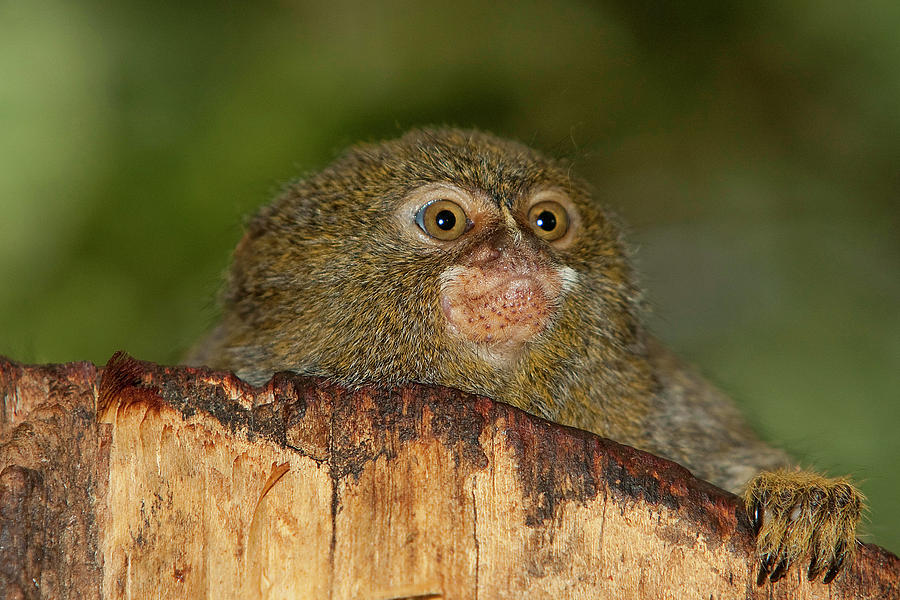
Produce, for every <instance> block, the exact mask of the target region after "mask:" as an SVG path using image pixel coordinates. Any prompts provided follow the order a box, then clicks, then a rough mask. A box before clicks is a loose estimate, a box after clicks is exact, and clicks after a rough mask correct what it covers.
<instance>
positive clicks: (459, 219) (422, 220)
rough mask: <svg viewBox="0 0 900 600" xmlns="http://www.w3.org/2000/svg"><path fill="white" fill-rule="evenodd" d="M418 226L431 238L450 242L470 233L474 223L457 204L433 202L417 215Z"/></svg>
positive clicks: (444, 201) (443, 201) (446, 201)
mask: <svg viewBox="0 0 900 600" xmlns="http://www.w3.org/2000/svg"><path fill="white" fill-rule="evenodd" d="M416 225H418V226H419V228H420V229H421V230H422V231H424V232H425V233H427V234H428V235H430V236H431V237H433V238H437V239H439V240H443V241H445V242H448V241H450V240H455V239H456V238H458V237H459V236H461V235H462V234H464V233H465V232H466V231H468V230H469V228H470V227H471V226H472V222H471V221H469V219H468V218H467V217H466V213H465V211H464V210H463V209H462V207H461V206H460V205H459V204H457V203H456V202H452V201H450V200H433V201H431V202H429V203H428V204H426V205H425V206H423V207H422V208H420V209H419V212H417V213H416Z"/></svg>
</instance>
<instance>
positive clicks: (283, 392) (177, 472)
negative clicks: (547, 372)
mask: <svg viewBox="0 0 900 600" xmlns="http://www.w3.org/2000/svg"><path fill="white" fill-rule="evenodd" d="M0 402H2V404H0V597H2V598H135V599H139V598H216V599H219V598H292V599H295V598H312V599H319V598H322V599H326V598H327V599H354V600H355V599H365V600H368V599H371V600H388V599H391V600H399V599H403V598H408V599H420V600H424V599H438V598H440V599H444V598H447V599H449V598H464V599H473V600H474V599H476V598H477V599H481V600H488V599H494V598H498V599H503V598H553V599H565V598H599V599H604V598H616V599H619V598H635V599H641V600H642V599H650V598H653V599H656V598H698V599H701V598H702V599H704V600H706V599H709V598H723V599H724V598H741V599H746V598H766V599H769V598H791V599H795V598H799V599H806V598H830V599H839V598H873V599H875V598H877V599H890V598H900V559H898V558H897V557H896V556H894V555H893V554H891V553H890V552H887V551H886V550H883V549H881V548H878V547H877V546H873V545H869V544H861V545H860V547H859V551H858V552H857V557H856V561H855V562H854V564H853V566H852V568H851V569H850V570H848V571H845V572H844V573H842V574H841V575H840V576H839V577H838V578H837V579H836V580H835V581H834V582H833V583H832V584H830V585H827V586H826V585H824V584H822V583H821V582H820V581H819V582H814V583H809V582H807V581H806V578H805V575H802V574H801V573H800V572H799V571H798V570H796V569H795V570H793V571H791V572H790V574H789V575H788V576H787V577H785V578H784V579H783V580H781V581H779V582H777V583H775V584H771V583H767V584H765V585H764V586H762V587H757V585H756V566H755V561H754V557H753V547H754V534H753V531H752V530H751V526H750V523H749V521H748V519H747V516H746V514H745V511H744V508H743V505H742V503H741V501H740V500H739V499H738V498H737V497H735V496H733V495H732V494H729V493H727V492H724V491H722V490H720V489H718V488H716V487H714V486H712V485H710V484H708V483H705V482H703V481H699V480H697V479H694V478H693V477H692V476H691V475H690V473H689V472H688V471H687V470H685V469H684V468H682V467H680V466H678V465H676V464H674V463H672V462H669V461H666V460H664V459H661V458H658V457H655V456H653V455H650V454H647V453H644V452H640V451H638V450H635V449H633V448H630V447H627V446H623V445H620V444H617V443H615V442H612V441H609V440H606V439H603V438H599V437H597V436H595V435H592V434H589V433H586V432H584V431H579V430H576V429H571V428H567V427H562V426H559V425H554V424H551V423H548V422H546V421H543V420H541V419H539V418H536V417H533V416H530V415H528V414H526V413H524V412H522V411H520V410H518V409H516V408H513V407H510V406H507V405H504V404H499V403H495V402H492V401H490V400H487V399H483V398H476V397H472V396H469V395H467V394H463V393H461V392H457V391H454V390H449V389H443V388H435V387H428V386H417V385H411V386H407V387H404V388H400V389H394V390H381V389H375V388H364V389H361V390H358V391H353V392H351V391H347V390H345V389H342V388H340V387H336V386H334V385H332V384H329V383H327V382H324V381H322V380H317V379H311V378H305V377H299V376H295V375H290V374H279V375H276V376H275V377H274V378H273V379H272V381H270V382H269V384H267V385H265V386H262V387H259V388H254V387H251V386H249V385H247V384H245V383H243V382H242V381H240V380H239V379H237V378H236V377H234V376H233V375H231V374H227V373H216V372H212V371H207V370H204V369H194V368H186V367H161V366H157V365H154V364H150V363H143V362H138V361H135V360H132V359H129V358H127V357H124V356H116V357H113V359H112V360H111V361H110V363H109V364H108V365H107V366H106V367H105V368H103V369H100V368H96V367H94V366H93V365H91V364H88V363H72V364H67V365H48V366H34V367H29V366H22V365H19V364H17V363H13V362H9V361H2V360H0Z"/></svg>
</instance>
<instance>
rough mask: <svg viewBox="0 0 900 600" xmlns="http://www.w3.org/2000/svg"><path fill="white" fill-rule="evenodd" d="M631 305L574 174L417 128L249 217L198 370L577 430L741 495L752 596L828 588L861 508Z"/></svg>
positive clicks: (627, 280)
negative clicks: (498, 413)
mask: <svg viewBox="0 0 900 600" xmlns="http://www.w3.org/2000/svg"><path fill="white" fill-rule="evenodd" d="M640 304H641V303H640V290H639V289H638V287H637V286H636V283H635V280H634V277H633V274H632V270H631V266H630V265H629V261H628V257H627V252H626V250H625V247H624V244H623V242H622V240H621V238H620V234H619V231H618V230H617V228H616V227H615V225H614V224H613V223H612V222H611V221H610V219H609V217H608V216H607V215H606V214H604V211H603V209H602V208H601V207H600V206H598V205H597V203H595V202H594V201H592V199H591V195H590V193H589V191H588V189H587V187H586V185H585V184H584V183H583V182H582V181H581V180H579V179H577V178H575V177H573V176H572V174H571V173H570V169H569V168H568V166H567V165H566V164H564V163H561V162H558V161H555V160H551V159H548V158H546V157H544V156H542V155H541V154H539V153H538V152H536V151H534V150H532V149H530V148H528V147H526V146H523V145H521V144H518V143H515V142H511V141H506V140H502V139H498V138H496V137H493V136H491V135H488V134H485V133H481V132H477V131H462V130H456V129H424V130H415V131H412V132H409V133H407V134H406V135H404V136H403V137H401V138H400V139H397V140H393V141H388V142H384V143H380V144H372V145H361V146H358V147H355V148H352V149H351V150H349V151H348V152H346V153H345V154H344V155H343V156H341V157H340V158H338V159H337V160H336V161H335V162H334V163H333V164H331V165H330V166H329V167H327V168H326V169H324V170H323V171H321V172H320V173H318V174H315V175H312V176H311V177H308V178H306V179H304V180H302V181H298V182H295V183H293V184H292V185H290V186H289V187H288V188H287V189H286V191H285V192H284V193H283V194H282V195H281V196H280V197H279V198H278V199H277V200H275V202H274V203H273V204H271V205H269V206H266V207H264V208H263V209H262V210H260V211H259V213H258V214H257V215H256V217H255V218H254V219H253V220H252V221H251V222H250V224H249V227H248V230H247V232H246V235H245V236H244V238H243V240H242V241H241V242H240V244H239V245H238V247H237V249H236V250H235V252H234V262H233V264H232V266H231V270H230V274H229V277H228V282H227V287H226V290H225V295H224V315H223V317H222V320H221V323H220V324H218V326H217V327H216V328H215V329H214V330H213V331H212V333H211V334H210V335H209V336H208V337H207V338H206V339H205V340H204V341H203V342H201V344H200V345H199V346H198V347H197V348H196V349H195V350H194V352H193V354H192V356H191V357H190V359H189V362H192V363H196V364H206V365H209V366H212V367H216V368H223V369H229V370H233V371H235V372H236V373H237V374H238V375H239V376H240V377H242V378H244V379H245V380H247V381H250V382H252V383H257V384H258V383H262V382H264V381H265V380H267V379H268V378H269V377H270V375H271V374H272V373H273V372H276V371H281V370H290V371H296V372H299V373H303V374H307V375H318V376H324V377H327V378H329V379H332V380H334V381H337V382H339V383H342V384H344V385H348V386H351V387H352V386H356V385H360V384H363V383H377V384H381V385H395V384H401V383H404V382H421V383H429V384H438V385H443V386H448V387H453V388H457V389H461V390H465V391H468V392H472V393H475V394H481V395H484V396H488V397H490V398H493V399H495V400H499V401H502V402H507V403H509V404H512V405H515V406H518V407H520V408H522V409H524V410H526V411H529V412H531V413H533V414H536V415H539V416H541V417H544V418H546V419H549V420H551V421H556V422H558V423H563V424H565V425H571V426H574V427H579V428H582V429H587V430H589V431H592V432H594V433H597V434H598V435H601V436H604V437H608V438H612V439H614V440H616V441H619V442H622V443H626V444H629V445H632V446H636V447H638V448H642V449H645V450H648V451H650V452H653V453H655V454H659V455H661V456H664V457H666V458H669V459H672V460H674V461H676V462H679V463H681V464H683V465H686V466H687V467H688V468H690V469H691V470H692V471H693V472H694V473H695V474H696V475H698V476H699V477H702V478H705V479H708V480H709V481H712V482H713V483H715V484H717V485H719V486H722V487H724V488H726V489H728V490H732V491H738V490H740V489H743V488H745V486H746V489H745V492H744V497H745V500H746V502H747V506H748V510H749V513H750V515H751V517H752V519H753V521H754V524H755V526H756V527H757V528H758V541H757V545H758V551H759V558H760V571H759V583H760V584H761V583H762V582H763V581H764V580H765V579H766V578H769V579H771V580H772V581H776V580H778V579H780V578H781V577H783V576H784V574H785V573H786V572H787V570H788V569H789V568H790V567H791V566H792V565H793V564H795V563H800V561H803V562H802V566H803V567H804V568H805V569H806V571H807V573H808V577H809V579H811V580H812V579H815V578H817V577H818V576H819V575H821V574H824V577H823V581H824V582H826V583H828V582H830V581H831V580H832V579H833V578H834V577H835V576H836V575H837V573H838V572H839V571H840V569H841V568H842V566H844V565H845V564H846V563H847V562H848V561H849V560H850V559H851V558H852V555H853V551H854V546H855V544H856V538H855V530H856V525H857V523H858V521H859V518H860V511H861V507H862V496H861V494H860V492H858V491H857V490H856V489H855V488H854V487H853V486H852V485H850V484H849V483H848V482H847V481H846V480H844V479H826V478H824V477H821V476H819V475H816V474H813V473H810V472H806V471H800V470H795V469H791V468H790V466H789V465H790V461H789V459H788V458H787V456H786V455H785V454H784V453H782V452H781V451H779V450H776V449H774V448H772V447H769V446H767V445H765V444H764V443H762V442H761V441H760V440H759V439H758V438H757V437H756V436H755V435H754V434H753V433H752V432H751V431H750V430H749V429H748V428H747V426H746V425H745V423H744V422H743V420H742V418H741V416H740V415H739V414H738V412H737V410H736V409H735V407H734V406H733V405H732V403H731V401H730V400H729V399H728V398H726V397H724V396H723V395H722V394H721V393H720V392H719V391H717V390H716V389H715V388H714V387H713V386H711V385H710V384H709V383H707V382H706V381H704V380H703V379H702V378H701V377H699V376H698V375H697V374H695V373H694V372H693V371H691V370H690V369H689V368H687V367H686V366H685V365H683V364H682V363H680V362H679V361H678V360H677V359H676V358H675V357H674V356H673V355H672V354H671V353H670V352H668V351H667V350H666V349H665V348H663V347H662V346H661V345H660V344H659V342H657V341H656V340H655V339H654V338H653V337H652V336H651V335H650V334H649V333H648V332H647V330H646V329H645V327H644V325H643V324H642V322H641V318H642V315H641V308H640ZM748 481H749V484H748V483H747V482H748Z"/></svg>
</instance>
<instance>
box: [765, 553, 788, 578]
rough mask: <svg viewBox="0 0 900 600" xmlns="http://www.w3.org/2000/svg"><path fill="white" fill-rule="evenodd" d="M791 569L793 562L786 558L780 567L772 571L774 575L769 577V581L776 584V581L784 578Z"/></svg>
mask: <svg viewBox="0 0 900 600" xmlns="http://www.w3.org/2000/svg"><path fill="white" fill-rule="evenodd" d="M790 568H791V561H790V560H788V559H786V558H784V559H782V560H781V562H780V563H778V566H776V567H775V570H774V571H772V574H771V575H770V576H769V581H771V582H772V583H775V582H776V581H778V580H779V579H781V578H782V577H784V576H785V574H786V573H787V571H788V569H790Z"/></svg>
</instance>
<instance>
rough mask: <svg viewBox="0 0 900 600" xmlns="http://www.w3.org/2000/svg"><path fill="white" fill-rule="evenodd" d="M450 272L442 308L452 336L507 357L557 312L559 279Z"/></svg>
mask: <svg viewBox="0 0 900 600" xmlns="http://www.w3.org/2000/svg"><path fill="white" fill-rule="evenodd" d="M451 271H452V272H451V273H448V274H447V275H448V277H446V278H445V284H444V285H443V286H442V290H441V291H442V293H441V308H442V309H443V313H444V316H445V317H446V319H447V324H448V328H449V329H450V331H451V333H454V334H456V335H459V336H461V337H463V338H464V339H466V340H468V341H470V342H474V343H476V344H480V345H485V346H488V347H489V348H490V349H492V350H496V351H502V353H503V354H506V353H508V352H509V351H515V350H517V349H520V348H521V347H522V346H523V345H524V344H525V342H527V341H528V340H530V339H532V338H534V336H536V335H537V334H539V333H540V332H541V331H543V330H544V329H545V328H546V327H547V324H548V323H549V321H550V319H551V318H552V316H553V313H554V312H555V308H556V304H557V302H556V298H557V296H558V294H559V292H558V290H559V287H560V283H559V281H558V279H559V278H558V277H549V278H537V277H535V276H533V275H531V274H528V275H525V274H521V273H515V272H514V273H508V272H500V273H498V272H497V271H494V270H485V269H482V268H480V267H460V268H456V269H452V270H451ZM548 279H549V280H550V281H549V282H548ZM554 280H556V281H554ZM548 284H549V285H548Z"/></svg>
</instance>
